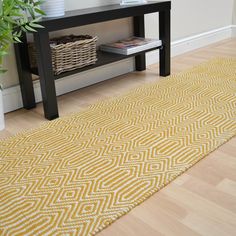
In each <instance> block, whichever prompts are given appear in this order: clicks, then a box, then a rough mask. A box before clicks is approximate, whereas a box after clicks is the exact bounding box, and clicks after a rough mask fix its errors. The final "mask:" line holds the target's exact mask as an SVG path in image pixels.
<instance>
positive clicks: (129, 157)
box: [0, 59, 236, 236]
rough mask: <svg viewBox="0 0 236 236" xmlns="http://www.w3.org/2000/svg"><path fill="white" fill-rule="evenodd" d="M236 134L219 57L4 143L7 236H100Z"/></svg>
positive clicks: (235, 82) (0, 190) (235, 73)
mask: <svg viewBox="0 0 236 236" xmlns="http://www.w3.org/2000/svg"><path fill="white" fill-rule="evenodd" d="M235 134H236V59H216V60H212V61H210V62H208V63H206V64H203V65H200V66H198V67H196V68H193V69H192V70H189V71H187V72H184V73H181V74H178V75H176V76H171V77H169V78H163V79H162V80H161V81H160V82H156V83H153V84H149V85H145V86H142V87H140V88H138V89H135V90H133V91H131V92H129V93H128V94H126V95H125V96H121V97H118V98H115V99H110V100H107V101H102V102H98V103H97V104H95V105H93V106H91V107H89V108H88V109H87V110H85V111H83V112H80V113H78V114H75V115H71V116H68V117H65V118H62V119H57V120H55V121H52V122H47V123H45V125H43V126H42V127H40V128H38V129H35V130H33V131H28V132H25V133H22V134H19V135H17V136H14V137H12V138H9V139H7V140H4V141H1V144H0V235H10V236H13V235H28V236H29V235H34V236H35V235H92V234H95V233H96V232H98V231H99V230H101V229H103V228H104V227H106V226H107V225H109V224H111V223H112V222H114V221H115V220H116V219H117V218H119V217H120V216H122V215H124V214H126V213H127V212H128V211H130V210H131V209H132V208H134V207H135V206H137V205H138V204H140V203H141V202H143V201H144V200H145V199H147V198H148V197H149V196H151V195H152V194H153V193H155V192H157V191H158V190H159V189H161V188H162V187H164V186H165V185H167V184H168V183H169V182H170V181H172V180H173V179H174V178H176V177H177V176H178V175H180V174H181V173H183V172H184V171H186V170H187V169H188V168H190V167H191V166H193V165H194V164H195V163H196V162H198V161H199V160H201V159H202V158H203V157H205V156H206V155H207V154H209V153H210V152H212V151H213V150H215V149H216V148H217V147H219V146H220V145H222V144H223V143H225V142H226V141H227V140H229V139H230V138H232V137H233V136H234V135H235Z"/></svg>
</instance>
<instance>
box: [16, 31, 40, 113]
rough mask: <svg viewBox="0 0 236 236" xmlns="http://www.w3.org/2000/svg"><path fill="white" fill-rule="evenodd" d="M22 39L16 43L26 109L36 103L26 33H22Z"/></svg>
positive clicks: (17, 61)
mask: <svg viewBox="0 0 236 236" xmlns="http://www.w3.org/2000/svg"><path fill="white" fill-rule="evenodd" d="M21 41H22V43H17V44H14V47H15V56H16V63H17V70H18V76H19V82H20V88H21V95H22V101H23V106H24V108H26V109H31V108H34V107H36V103H35V96H34V87H33V81H32V75H31V72H30V62H29V55H28V45H27V38H26V34H22V37H21Z"/></svg>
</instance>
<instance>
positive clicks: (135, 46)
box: [100, 37, 162, 55]
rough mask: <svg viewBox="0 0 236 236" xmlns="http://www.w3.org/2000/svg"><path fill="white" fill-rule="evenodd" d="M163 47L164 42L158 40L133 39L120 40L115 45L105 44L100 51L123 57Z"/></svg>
mask: <svg viewBox="0 0 236 236" xmlns="http://www.w3.org/2000/svg"><path fill="white" fill-rule="evenodd" d="M161 45H162V42H161V40H158V39H147V38H140V37H131V38H128V39H124V40H119V41H117V42H115V43H110V44H103V45H101V46H100V50H101V51H105V52H111V53H117V54H123V55H131V54H134V53H138V52H141V51H145V50H148V49H152V48H157V47H160V46H161Z"/></svg>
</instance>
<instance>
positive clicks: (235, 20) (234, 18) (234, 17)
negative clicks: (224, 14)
mask: <svg viewBox="0 0 236 236" xmlns="http://www.w3.org/2000/svg"><path fill="white" fill-rule="evenodd" d="M233 24H234V25H236V0H234V12H233Z"/></svg>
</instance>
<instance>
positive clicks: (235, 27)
mask: <svg viewBox="0 0 236 236" xmlns="http://www.w3.org/2000/svg"><path fill="white" fill-rule="evenodd" d="M232 37H236V25H232Z"/></svg>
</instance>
